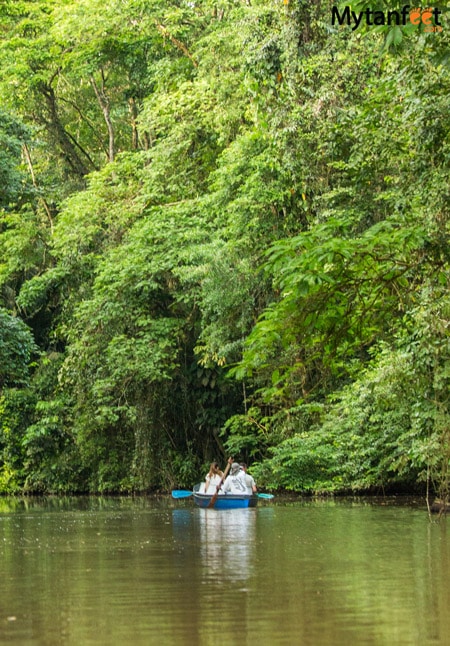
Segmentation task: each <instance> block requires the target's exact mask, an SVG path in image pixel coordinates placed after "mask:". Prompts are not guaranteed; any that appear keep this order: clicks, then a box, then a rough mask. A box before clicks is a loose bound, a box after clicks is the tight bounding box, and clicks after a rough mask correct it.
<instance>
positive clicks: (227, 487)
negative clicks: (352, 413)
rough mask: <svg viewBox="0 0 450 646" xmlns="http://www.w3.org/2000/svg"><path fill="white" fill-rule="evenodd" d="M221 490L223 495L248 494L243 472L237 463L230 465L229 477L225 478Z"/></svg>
mask: <svg viewBox="0 0 450 646" xmlns="http://www.w3.org/2000/svg"><path fill="white" fill-rule="evenodd" d="M222 489H223V491H224V493H231V494H238V495H242V494H246V493H248V489H247V483H246V481H245V472H244V471H243V470H242V469H241V465H240V464H238V463H237V462H233V464H232V465H231V469H230V475H229V476H228V477H227V478H226V480H225V482H224V484H223V487H222Z"/></svg>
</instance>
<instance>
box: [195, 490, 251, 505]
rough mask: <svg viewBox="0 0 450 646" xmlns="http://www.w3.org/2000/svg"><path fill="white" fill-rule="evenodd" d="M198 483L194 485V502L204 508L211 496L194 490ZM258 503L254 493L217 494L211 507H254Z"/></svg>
mask: <svg viewBox="0 0 450 646" xmlns="http://www.w3.org/2000/svg"><path fill="white" fill-rule="evenodd" d="M197 487H198V485H197V486H196V487H194V502H195V504H196V505H197V507H202V508H203V509H206V508H207V507H208V505H209V503H210V501H211V498H212V496H211V495H209V494H205V493H198V490H196V489H197ZM257 503H258V496H254V495H247V496H246V495H242V496H241V495H239V496H237V495H234V494H229V493H225V494H219V495H218V496H217V498H216V502H215V503H214V507H213V509H247V508H248V507H256V505H257Z"/></svg>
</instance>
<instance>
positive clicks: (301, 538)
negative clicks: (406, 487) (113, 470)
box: [0, 497, 450, 646]
mask: <svg viewBox="0 0 450 646" xmlns="http://www.w3.org/2000/svg"><path fill="white" fill-rule="evenodd" d="M449 522H450V520H449V519H442V520H441V521H440V522H436V520H434V521H432V522H430V520H429V518H428V515H427V513H426V510H425V509H424V508H423V507H420V508H417V507H414V506H412V505H407V504H404V505H394V504H389V503H388V504H384V505H380V504H377V503H369V502H366V501H361V500H351V501H349V500H341V501H334V500H328V501H317V502H315V501H308V502H305V501H295V502H287V501H284V502H283V501H281V500H280V501H278V500H277V499H275V501H272V502H265V501H264V502H261V504H260V506H259V507H258V508H257V509H250V510H230V511H215V510H202V509H197V508H195V507H194V505H193V502H192V500H189V499H188V500H181V501H180V500H178V501H173V500H172V499H171V498H169V497H167V498H165V499H157V500H155V499H151V498H137V499H136V498H134V499H129V498H112V499H103V498H94V499H90V498H89V499H56V500H55V499H47V500H34V499H31V500H30V499H28V500H11V499H1V500H0V549H1V561H0V644H2V645H3V644H20V646H28V645H30V646H31V645H43V646H44V645H45V646H53V645H55V646H60V645H66V644H68V645H72V644H73V645H76V646H84V645H89V644H95V645H103V644H104V645H108V646H122V645H124V646H128V645H129V644H130V645H135V646H140V645H146V646H148V645H150V646H151V645H153V644H155V645H156V644H158V646H172V645H174V646H175V645H176V646H179V645H180V644H181V645H186V646H210V645H213V644H214V646H216V645H218V644H221V646H222V645H224V644H225V645H229V644H230V645H231V644H238V645H239V646H246V645H250V644H252V645H253V644H258V645H261V646H273V645H275V646H276V645H281V644H285V645H286V646H293V645H297V644H298V645H302V646H310V645H313V646H316V645H318V646H322V645H323V646H328V645H330V646H331V645H332V646H341V645H342V646H344V645H345V646H348V645H349V644H351V645H356V646H360V645H365V644H368V645H374V646H375V645H377V646H378V645H385V644H386V645H389V646H393V645H403V644H404V645H409V644H413V645H416V644H417V645H419V644H420V645H421V646H422V645H432V644H433V645H448V644H450V612H449V610H448V609H449V607H450V578H449V572H450V570H449V565H450V544H449V537H448V523H449Z"/></svg>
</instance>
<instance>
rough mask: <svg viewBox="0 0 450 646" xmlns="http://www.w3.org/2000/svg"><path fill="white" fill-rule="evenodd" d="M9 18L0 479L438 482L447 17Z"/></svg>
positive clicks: (44, 12)
mask: <svg viewBox="0 0 450 646" xmlns="http://www.w3.org/2000/svg"><path fill="white" fill-rule="evenodd" d="M325 4H326V3H325ZM358 6H360V9H359V10H362V9H365V8H366V6H369V3H360V5H358ZM386 7H387V4H386ZM389 8H391V7H389ZM0 15H1V17H2V25H3V27H2V41H1V43H0V63H1V65H0V68H1V71H0V90H1V96H2V99H1V105H0V110H1V112H0V143H2V147H1V152H0V179H2V182H1V183H0V184H1V188H0V208H1V209H2V211H1V213H0V288H1V299H2V301H1V302H2V305H3V307H4V309H2V310H0V314H1V316H2V317H3V318H2V319H1V321H3V322H4V325H2V326H0V351H1V339H2V334H3V359H4V360H3V361H2V362H1V364H0V365H1V368H0V370H1V371H3V372H2V376H1V377H0V379H1V387H2V393H1V400H0V429H1V436H0V491H16V490H27V491H55V492H58V491H104V492H107V491H134V490H140V491H144V490H155V489H168V488H170V487H172V486H190V485H192V484H193V482H194V481H195V479H197V478H198V477H199V473H202V470H203V469H204V468H205V465H207V463H208V462H209V461H210V460H212V459H219V460H224V459H225V457H226V456H227V454H233V455H234V457H235V458H236V459H244V460H246V461H247V462H249V463H250V464H251V466H252V468H253V472H254V474H255V475H257V477H258V480H259V484H261V485H266V486H270V487H273V488H284V489H289V490H294V491H309V492H315V491H333V492H334V491H348V490H376V491H380V490H383V489H384V490H386V489H388V488H389V487H397V488H400V487H403V488H405V487H406V488H409V489H412V488H414V487H416V486H419V487H424V486H425V485H426V486H428V487H429V488H433V489H434V490H436V491H437V490H439V491H440V493H441V494H442V495H444V496H445V495H447V494H448V486H449V485H448V483H449V475H448V464H449V461H448V460H449V446H450V439H449V424H448V420H449V410H448V404H449V402H448V392H449V388H448V386H449V383H448V379H449V336H448V329H449V328H448V324H449V303H448V286H449V252H448V249H449V244H448V242H449V224H448V223H449V218H448V215H449V212H448V204H449V193H448V186H449V169H448V159H449V136H450V130H449V127H450V126H449V120H448V114H449V108H450V104H449V96H450V92H449V90H450V76H449V67H448V60H447V58H446V56H447V53H448V39H449V33H450V31H449V29H450V26H449V28H445V29H444V30H443V31H442V33H441V32H439V33H426V32H425V30H424V29H423V28H420V29H419V28H417V29H413V28H412V26H411V25H409V26H407V27H406V28H401V29H400V28H397V27H396V26H393V27H388V26H381V27H380V28H378V27H376V28H371V27H369V26H367V27H363V28H361V29H357V30H352V28H351V27H350V26H348V27H347V26H342V27H339V26H332V25H331V12H330V7H329V6H328V5H327V6H324V5H323V3H322V4H321V3H318V2H313V3H307V2H303V1H301V2H297V3H293V2H291V1H289V2H285V3H284V2H283V3H281V2H272V1H269V0H256V2H252V3H242V2H240V1H237V0H226V1H224V2H220V3H219V4H217V3H216V2H211V1H210V0H199V1H198V2H197V1H196V2H185V1H184V0H180V1H177V2H169V3H167V2H162V1H161V0H149V1H148V2H147V1H146V2H143V1H142V0H120V1H119V0H113V1H112V2H108V3H105V2H100V1H99V0H77V1H68V0H39V1H38V2H30V1H27V0H21V1H20V2H16V3H10V2H8V3H3V4H2V6H1V8H0ZM443 19H445V20H447V18H446V14H444V15H443ZM23 123H25V124H27V126H26V127H25V126H24V125H22V124H23ZM1 321H0V323H1ZM25 323H26V324H27V326H28V327H26V326H25ZM35 346H38V348H39V351H40V354H39V358H37V362H36V365H35V366H33V370H32V371H31V372H30V368H29V364H30V360H31V358H32V357H31V355H32V353H35ZM36 356H37V353H36Z"/></svg>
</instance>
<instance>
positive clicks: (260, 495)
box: [256, 493, 274, 500]
mask: <svg viewBox="0 0 450 646" xmlns="http://www.w3.org/2000/svg"><path fill="white" fill-rule="evenodd" d="M256 495H257V496H258V498H264V499H265V500H272V498H274V495H273V493H257V494H256Z"/></svg>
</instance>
